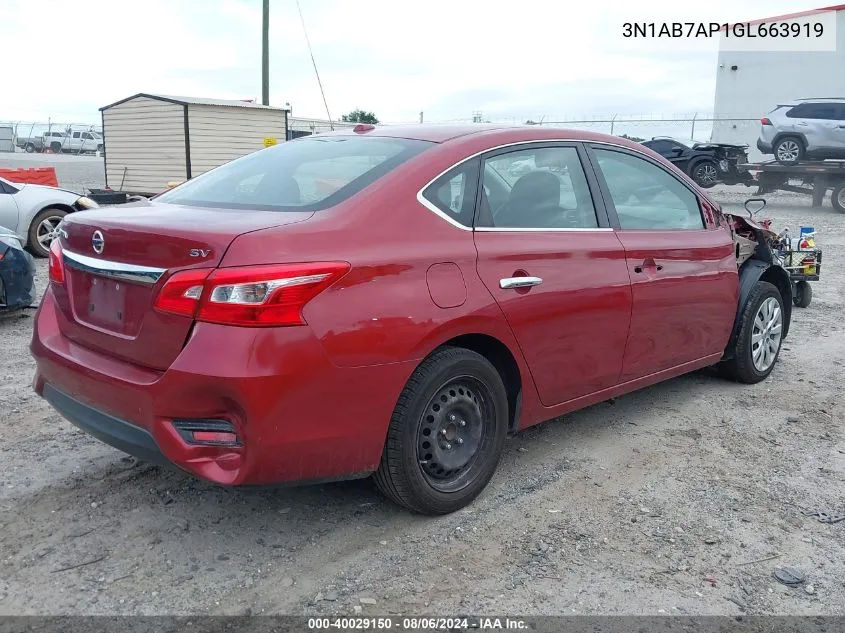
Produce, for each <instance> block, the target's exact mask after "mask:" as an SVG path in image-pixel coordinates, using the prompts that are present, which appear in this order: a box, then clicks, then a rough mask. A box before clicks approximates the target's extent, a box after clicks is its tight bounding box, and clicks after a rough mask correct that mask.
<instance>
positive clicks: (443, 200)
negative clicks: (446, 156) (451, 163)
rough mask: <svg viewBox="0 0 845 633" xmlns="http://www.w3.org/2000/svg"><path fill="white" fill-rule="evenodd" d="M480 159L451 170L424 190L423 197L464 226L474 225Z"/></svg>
mask: <svg viewBox="0 0 845 633" xmlns="http://www.w3.org/2000/svg"><path fill="white" fill-rule="evenodd" d="M478 162H479V161H478V159H477V158H475V159H473V160H469V161H467V162H465V163H463V164H461V165H458V166H457V167H455V168H454V169H451V170H449V171H448V172H446V173H445V174H443V175H442V176H440V178H438V179H437V180H435V181H434V182H433V183H431V184H430V185H429V186H428V187H426V188H425V191H423V197H424V198H425V199H426V200H428V202H429V203H431V204H432V205H434V206H435V207H437V209H439V210H440V211H441V212H442V213H443V214H444V215H445V216H447V217H448V218H450V219H452V220H454V221H455V222H457V223H458V224H461V225H463V226H467V227H471V226H472V216H473V212H474V211H475V194H476V192H477V191H478Z"/></svg>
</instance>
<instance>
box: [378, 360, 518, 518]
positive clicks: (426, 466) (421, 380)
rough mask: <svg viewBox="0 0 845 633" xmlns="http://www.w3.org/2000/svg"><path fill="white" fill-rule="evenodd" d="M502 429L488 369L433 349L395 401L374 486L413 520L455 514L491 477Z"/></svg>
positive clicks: (503, 412)
mask: <svg viewBox="0 0 845 633" xmlns="http://www.w3.org/2000/svg"><path fill="white" fill-rule="evenodd" d="M507 428H508V399H507V392H506V391H505V386H504V384H503V382H502V378H501V376H500V375H499V372H498V371H496V368H495V367H493V365H492V364H491V363H490V361H488V360H487V359H486V358H484V357H483V356H482V355H480V354H478V353H476V352H473V351H471V350H468V349H463V348H459V347H444V348H441V349H439V350H437V351H435V352H434V353H433V354H432V355H431V356H429V357H428V358H426V359H425V360H424V361H423V362H422V363H421V364H420V366H419V367H417V369H416V370H415V371H414V373H413V374H412V375H411V377H410V379H409V380H408V383H407V384H406V385H405V388H404V390H403V391H402V394H401V395H400V396H399V401H398V402H397V404H396V408H395V409H394V411H393V416H392V417H391V420H390V427H389V428H388V431H387V441H386V443H385V447H384V452H383V453H382V458H381V463H380V464H379V468H378V470H377V471H376V472H375V474H374V479H375V483H376V486H378V488H379V490H381V492H382V493H383V494H384V495H385V496H386V497H388V498H389V499H391V500H392V501H394V502H396V503H398V504H399V505H403V506H405V507H406V508H409V509H410V510H413V511H415V512H419V513H421V514H428V515H441V514H448V513H450V512H454V511H455V510H459V509H460V508H463V507H464V506H466V505H467V504H469V503H470V502H471V501H472V500H473V499H475V497H476V496H478V494H479V493H480V492H481V491H482V490H483V489H484V487H485V486H486V485H487V483H488V482H489V481H490V478H491V477H492V476H493V472H494V471H495V470H496V466H497V465H498V463H499V457H500V456H501V453H502V447H503V445H504V441H505V435H506V433H507Z"/></svg>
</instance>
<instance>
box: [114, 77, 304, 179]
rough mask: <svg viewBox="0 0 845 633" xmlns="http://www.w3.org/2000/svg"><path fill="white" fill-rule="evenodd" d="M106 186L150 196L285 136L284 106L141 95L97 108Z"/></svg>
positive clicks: (286, 123)
mask: <svg viewBox="0 0 845 633" xmlns="http://www.w3.org/2000/svg"><path fill="white" fill-rule="evenodd" d="M100 114H101V116H102V121H103V135H104V143H105V149H104V152H103V159H104V162H105V171H106V186H107V187H110V188H112V189H114V190H115V191H127V192H131V193H139V194H145V195H152V194H156V193H160V192H162V191H164V190H165V189H166V188H167V183H168V182H173V181H181V180H185V179H190V178H193V177H194V176H198V175H199V174H201V173H203V172H206V171H208V170H209V169H212V168H214V167H217V166H218V165H222V164H223V163H226V162H228V161H230V160H233V159H235V158H239V157H240V156H244V155H245V154H249V153H250V152H254V151H256V150H259V149H263V148H264V147H265V146H266V145H267V144H268V143H272V142H273V141H270V140H268V139H275V142H278V143H282V142H284V141H285V139H286V138H287V134H288V112H287V108H275V107H271V106H264V105H259V104H257V103H252V102H248V101H229V100H221V99H199V98H195V97H171V96H165V95H156V94H147V93H139V94H136V95H133V96H131V97H127V98H126V99H121V100H120V101H116V102H115V103H112V104H109V105H107V106H103V107H102V108H100Z"/></svg>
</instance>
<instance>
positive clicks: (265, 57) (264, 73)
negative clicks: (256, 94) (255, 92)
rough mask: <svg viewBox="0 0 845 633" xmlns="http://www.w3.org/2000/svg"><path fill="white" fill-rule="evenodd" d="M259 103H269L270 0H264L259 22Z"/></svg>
mask: <svg viewBox="0 0 845 633" xmlns="http://www.w3.org/2000/svg"><path fill="white" fill-rule="evenodd" d="M261 103H263V104H264V105H270V0H264V19H263V22H262V24H261Z"/></svg>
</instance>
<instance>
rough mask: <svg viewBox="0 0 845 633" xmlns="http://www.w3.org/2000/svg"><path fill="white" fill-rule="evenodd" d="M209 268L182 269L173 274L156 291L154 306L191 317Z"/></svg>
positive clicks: (194, 312)
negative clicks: (158, 290) (157, 291)
mask: <svg viewBox="0 0 845 633" xmlns="http://www.w3.org/2000/svg"><path fill="white" fill-rule="evenodd" d="M211 270H212V269H211V268H200V269H197V270H184V271H182V272H179V273H176V274H175V275H173V276H172V277H171V278H170V279H168V280H167V282H166V283H165V284H164V286H163V287H162V289H161V291H160V292H159V293H158V297H157V298H156V304H155V305H156V308H158V309H159V310H161V311H162V312H170V313H172V314H180V315H182V316H188V317H192V318H193V317H194V316H195V315H196V312H197V307H198V306H199V300H200V297H201V296H202V291H203V283H204V282H205V280H206V278H207V277H208V275H209V274H210V273H211Z"/></svg>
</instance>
